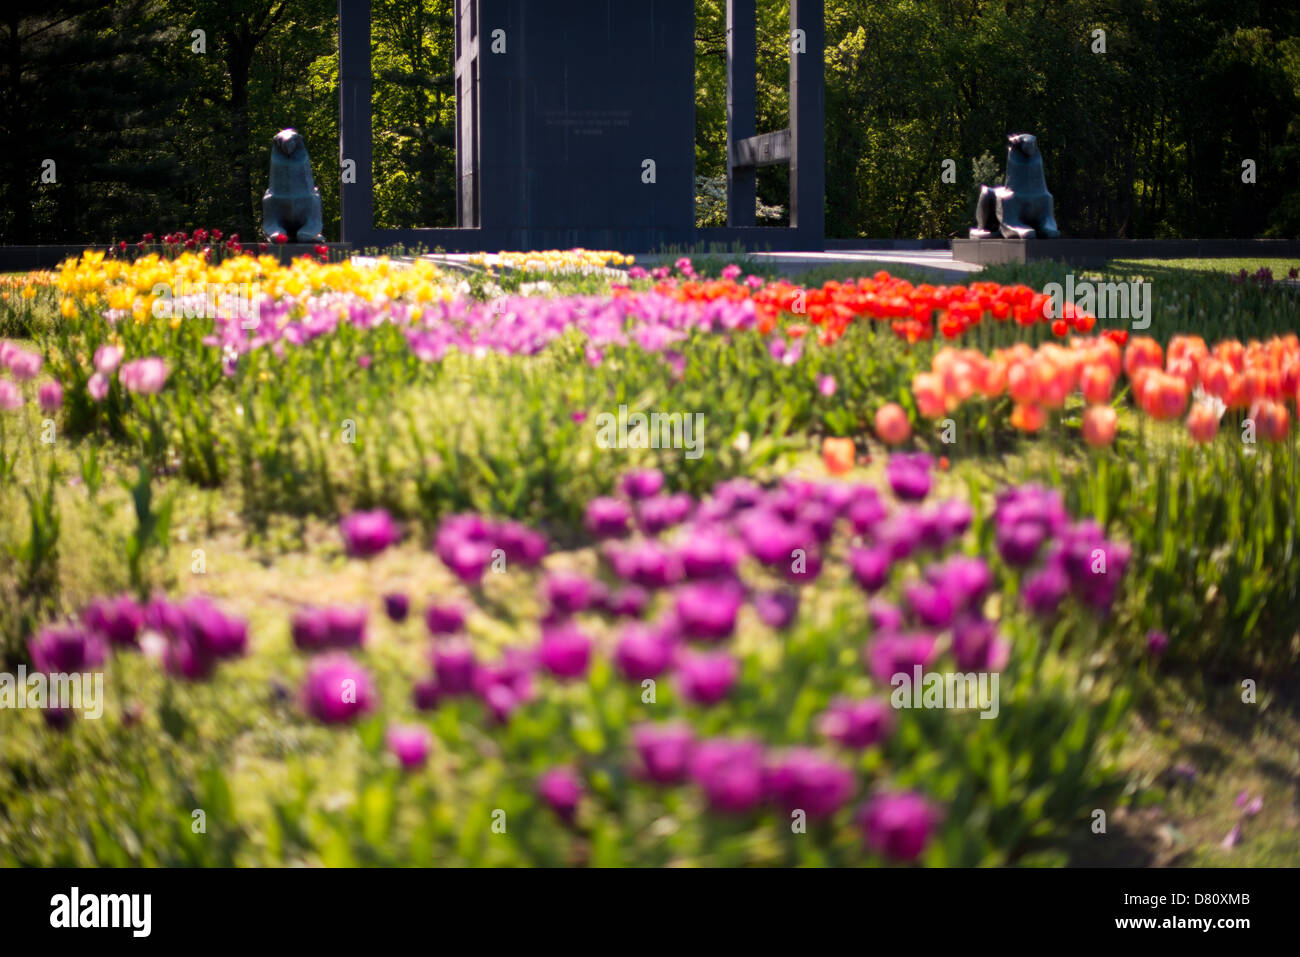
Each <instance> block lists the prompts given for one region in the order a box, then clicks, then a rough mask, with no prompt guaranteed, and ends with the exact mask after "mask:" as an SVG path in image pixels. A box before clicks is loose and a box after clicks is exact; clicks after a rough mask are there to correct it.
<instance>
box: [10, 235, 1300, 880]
mask: <svg viewBox="0 0 1300 957" xmlns="http://www.w3.org/2000/svg"><path fill="white" fill-rule="evenodd" d="M186 239H188V238H186ZM199 245H201V244H199ZM172 246H174V247H175V248H170V247H169V249H168V251H167V254H166V255H161V256H160V255H157V254H153V255H145V254H144V252H145V251H144V250H143V249H142V250H141V251H140V252H141V255H140V256H139V257H138V258H136V259H135V260H134V261H130V260H128V259H114V258H107V259H106V258H104V257H103V256H100V255H98V254H90V253H87V254H86V255H84V256H83V257H81V258H79V259H76V260H70V261H68V262H67V263H65V264H64V265H63V266H62V267H61V268H60V269H58V270H55V271H54V272H52V273H47V274H42V275H35V274H34V275H32V276H29V277H25V279H23V280H22V281H18V280H10V281H8V282H7V283H6V284H5V285H4V287H3V291H2V292H0V296H3V299H2V300H0V334H2V335H3V336H5V338H3V339H0V367H3V371H2V372H0V501H2V502H3V506H4V508H3V519H0V540H2V541H3V543H4V545H5V546H6V548H5V550H4V552H3V554H0V589H2V590H3V592H4V595H5V601H4V603H3V609H0V640H3V651H4V656H5V668H4V669H3V670H5V671H10V672H12V671H14V670H15V669H16V668H17V667H18V666H19V665H22V666H23V667H24V668H27V669H28V670H31V671H38V672H41V673H47V674H54V673H66V672H102V673H104V674H105V676H106V678H105V680H106V689H107V691H106V693H107V700H106V707H105V710H104V715H103V717H102V718H99V719H91V718H87V717H84V716H81V715H78V714H77V713H76V711H75V710H60V709H56V708H45V709H42V710H0V726H2V727H3V734H0V861H3V862H5V863H23V864H102V865H139V864H145V865H154V864H188V865H230V864H236V865H254V864H289V863H306V864H327V865H334V864H338V865H349V864H359V865H410V864H414V865H538V864H541V865H572V864H593V865H639V866H672V865H710V866H725V865H742V864H799V865H894V864H905V863H920V864H925V865H930V866H944V865H1000V864H1010V863H1019V864H1027V863H1037V864H1066V863H1071V862H1075V861H1087V860H1091V859H1094V858H1095V856H1096V855H1095V853H1094V852H1093V850H1092V848H1094V847H1095V844H1096V842H1098V841H1099V840H1101V839H1102V838H1100V837H1099V836H1098V833H1097V832H1096V830H1095V821H1096V816H1095V815H1096V811H1097V810H1098V809H1100V810H1103V811H1105V812H1106V813H1107V814H1112V815H1114V816H1115V817H1116V818H1117V819H1122V818H1124V816H1125V814H1126V812H1129V813H1132V814H1136V809H1138V808H1141V807H1145V806H1149V805H1158V804H1160V803H1161V802H1162V801H1165V800H1168V801H1170V802H1173V803H1175V804H1176V803H1177V802H1178V796H1177V795H1173V796H1171V795H1170V794H1167V793H1165V792H1164V791H1163V790H1162V789H1159V788H1155V787H1153V786H1152V781H1151V770H1150V769H1151V767H1152V765H1151V758H1150V755H1149V754H1147V753H1146V752H1149V750H1150V749H1151V747H1153V746H1154V737H1153V736H1152V734H1151V733H1150V732H1149V731H1148V730H1147V729H1148V728H1149V726H1150V723H1151V716H1152V714H1153V713H1155V714H1159V713H1161V709H1167V708H1170V707H1171V705H1170V694H1171V689H1174V688H1176V689H1178V691H1177V693H1176V697H1177V699H1178V700H1177V702H1176V703H1175V704H1174V705H1173V706H1172V707H1173V708H1174V710H1175V711H1176V710H1178V709H1183V710H1186V709H1187V708H1188V707H1189V704H1188V702H1191V705H1190V706H1195V705H1197V703H1198V702H1199V703H1200V704H1202V705H1204V703H1205V702H1208V701H1210V700H1211V699H1213V700H1214V701H1216V702H1220V701H1221V700H1222V699H1223V695H1224V693H1228V694H1227V699H1228V700H1229V701H1230V702H1231V701H1233V700H1234V696H1235V695H1236V694H1237V693H1238V690H1239V689H1238V688H1237V686H1238V685H1239V683H1240V682H1241V681H1242V679H1249V680H1250V681H1251V683H1252V685H1254V686H1258V688H1259V694H1260V696H1261V697H1262V698H1264V699H1265V700H1267V701H1269V702H1273V701H1275V700H1276V696H1277V695H1278V694H1284V692H1282V691H1279V690H1278V689H1284V688H1285V681H1286V678H1287V676H1288V675H1290V674H1293V672H1294V667H1295V665H1296V662H1297V658H1298V657H1300V653H1298V651H1297V636H1298V635H1300V596H1298V595H1297V589H1300V562H1298V561H1297V560H1296V558H1295V549H1296V545H1297V541H1296V539H1297V525H1296V518H1295V502H1296V492H1297V485H1298V484H1300V481H1298V476H1297V466H1296V451H1297V450H1296V442H1297V439H1296V430H1295V427H1294V424H1293V420H1294V419H1295V409H1296V401H1297V397H1298V396H1297V391H1298V388H1300V343H1298V341H1297V339H1296V337H1295V334H1294V333H1292V332H1288V331H1287V330H1288V329H1294V328H1296V324H1295V322H1294V320H1295V319H1296V305H1295V301H1294V297H1293V294H1292V293H1291V292H1290V291H1289V290H1287V289H1285V288H1282V287H1278V288H1263V287H1261V286H1259V285H1258V284H1255V285H1251V284H1237V283H1230V282H1228V281H1227V280H1223V281H1221V283H1220V286H1219V287H1213V286H1210V285H1207V284H1206V283H1207V282H1208V281H1207V280H1195V281H1189V282H1188V284H1187V286H1186V287H1185V288H1181V287H1180V288H1174V289H1171V290H1169V291H1168V292H1167V294H1165V295H1164V296H1162V295H1161V293H1160V292H1159V291H1158V292H1157V294H1156V306H1157V315H1156V317H1155V318H1156V321H1155V322H1154V323H1153V325H1152V328H1151V329H1148V330H1145V331H1144V334H1142V335H1138V334H1136V333H1133V332H1130V330H1128V329H1125V328H1120V327H1118V326H1117V325H1116V324H1115V323H1107V322H1105V321H1101V320H1098V319H1097V318H1096V317H1095V316H1092V315H1090V314H1088V313H1086V312H1084V311H1082V310H1077V309H1073V308H1072V307H1070V308H1066V309H1065V310H1064V311H1063V314H1062V315H1060V316H1057V315H1054V314H1053V313H1052V311H1051V308H1050V303H1049V301H1048V298H1047V297H1046V296H1045V295H1044V294H1043V293H1042V292H1041V291H1040V290H1041V288H1042V286H1043V285H1044V284H1045V282H1046V281H1047V276H1046V274H1045V273H1042V272H1041V271H1037V272H1036V271H1035V269H1029V270H1025V271H1024V273H1023V275H1022V276H1020V277H1019V278H1020V279H1021V280H1023V281H1015V280H1016V277H1008V281H1006V282H995V281H992V280H989V281H983V280H981V281H977V282H972V283H971V284H970V285H968V286H961V287H944V286H937V285H932V284H926V283H924V282H912V281H908V280H906V279H903V278H900V277H896V276H891V275H888V274H884V273H877V274H875V275H873V276H864V277H856V278H847V279H846V278H842V277H841V278H839V279H835V280H831V281H828V282H825V283H820V284H819V283H816V282H814V281H809V280H805V281H804V282H802V283H796V282H791V281H789V280H786V279H774V278H770V277H766V276H764V275H761V274H750V273H747V271H746V270H744V269H742V268H741V266H740V265H738V264H733V263H717V264H713V265H706V264H704V263H703V262H694V263H693V262H692V261H690V260H688V259H683V260H680V261H679V262H677V263H676V264H674V265H671V266H667V265H665V266H657V267H654V268H649V269H647V268H646V267H644V266H641V265H638V264H636V263H635V262H633V261H632V260H631V258H630V257H623V256H619V255H617V254H614V253H590V252H581V251H578V252H574V253H558V252H551V253H539V254H535V255H530V256H527V257H506V256H503V257H501V258H500V259H498V260H494V261H493V262H491V263H489V262H488V261H486V260H483V261H480V262H477V263H476V264H475V265H476V266H477V268H478V270H479V271H478V272H476V273H475V274H474V275H473V276H471V277H469V278H466V277H465V276H464V275H463V274H459V273H453V272H449V271H444V270H442V269H440V268H439V267H437V266H434V265H432V264H430V263H428V262H422V261H418V262H416V263H414V264H404V263H398V262H390V261H387V260H379V261H376V262H372V263H362V262H345V263H334V264H330V263H324V262H315V261H311V260H309V259H304V260H300V261H298V262H296V263H294V264H293V265H292V266H289V267H281V266H279V265H278V264H277V263H276V262H275V261H274V260H273V259H271V258H266V257H264V258H261V259H259V258H257V257H255V256H252V255H241V254H240V252H241V250H239V249H235V250H229V249H227V250H225V253H226V257H225V258H224V259H221V257H209V256H205V255H204V253H203V252H202V251H201V250H200V249H196V248H195V245H193V244H191V245H190V246H188V247H187V246H186V245H185V244H184V243H179V242H178V243H175V244H172ZM217 259H221V261H219V262H218V261H216V260H217ZM160 285H165V286H166V287H167V288H168V290H169V291H171V293H172V294H171V295H170V297H168V296H163V295H159V287H160ZM244 290H255V291H253V292H252V293H251V294H250V295H251V296H252V297H253V298H252V299H251V300H250V299H249V298H247V297H243V298H241V295H242V291H244ZM250 301H251V302H252V303H254V304H255V305H256V312H255V313H254V312H253V311H252V310H250V308H249V305H250ZM1216 303H1217V304H1219V306H1221V309H1222V312H1223V315H1225V316H1227V317H1228V320H1227V321H1226V322H1225V323H1223V328H1222V329H1221V330H1220V331H1217V332H1216V324H1215V322H1214V320H1213V319H1212V318H1207V317H1206V316H1205V315H1204V313H1205V308H1206V305H1207V304H1210V305H1214V304H1216ZM1252 313H1253V314H1254V316H1252V315H1251V314H1252ZM638 413H642V414H645V415H646V416H649V415H650V414H654V413H657V414H658V415H659V416H661V417H663V418H664V420H665V421H668V419H669V417H671V416H676V417H677V418H676V420H675V421H676V422H677V423H679V430H678V432H677V433H676V434H677V436H678V437H679V438H680V437H681V436H683V435H684V434H686V433H683V432H682V431H681V430H680V423H684V422H686V421H697V422H699V423H700V431H699V433H698V436H697V438H699V442H698V445H697V446H693V445H692V444H691V443H690V441H689V439H688V440H687V442H685V443H683V442H681V441H678V442H677V443H676V447H662V446H663V444H662V443H659V442H651V441H638V440H637V438H636V437H635V436H636V432H635V429H633V430H632V431H631V432H629V431H628V430H627V428H626V423H627V422H628V421H635V420H634V419H630V418H629V417H631V416H635V415H637V414H638ZM620 415H621V416H622V417H623V421H624V428H623V431H622V433H619V431H618V430H617V429H610V427H609V425H608V422H609V421H610V420H612V419H617V418H618V417H619V416H620ZM652 421H653V420H652ZM602 430H605V431H602ZM663 434H664V435H665V436H667V435H669V434H670V433H669V432H665V433H663ZM602 435H603V436H605V437H608V436H610V435H617V436H618V441H615V442H613V443H610V442H607V441H605V440H604V439H603V438H602ZM655 437H656V438H658V437H659V436H658V435H657V434H656V436H655ZM611 446H612V447H611ZM683 446H684V447H683ZM916 667H919V668H921V669H923V670H925V671H937V672H940V673H944V674H956V673H971V674H974V673H981V674H984V675H985V676H993V677H995V678H996V680H997V683H996V684H995V685H993V687H994V688H996V689H997V697H996V700H995V701H993V702H975V701H969V700H967V701H964V702H963V703H962V704H961V705H960V706H958V707H913V706H899V705H907V704H908V703H909V701H910V697H904V698H902V699H899V698H898V697H897V694H896V689H895V688H894V687H893V681H892V679H893V678H894V676H895V675H896V674H899V673H902V674H907V675H910V674H912V673H913V669H914V668H916ZM1225 689H1226V692H1225ZM1198 696H1199V697H1198ZM918 703H921V702H920V701H919V699H918V700H917V701H915V702H912V704H918ZM1216 706H1221V705H1216ZM1241 707H1242V708H1245V707H1246V706H1245V705H1242V706H1241ZM1288 728H1290V729H1293V728H1294V725H1285V723H1284V725H1283V730H1282V731H1281V732H1271V733H1274V734H1275V735H1276V734H1279V733H1280V734H1282V735H1285V734H1287V733H1289V732H1288V730H1287V729H1288ZM1171 761H1172V758H1171ZM1292 770H1294V769H1292ZM1224 786H1225V787H1226V786H1227V785H1226V784H1225V785H1224ZM1273 798H1274V795H1270V796H1269V798H1268V799H1267V800H1264V799H1261V798H1258V797H1249V796H1248V799H1247V800H1246V801H1244V802H1239V805H1240V807H1239V808H1238V809H1237V810H1235V811H1228V810H1224V811H1223V812H1222V813H1227V814H1232V815H1234V817H1233V820H1234V821H1235V823H1236V827H1235V829H1234V833H1235V835H1236V839H1235V841H1233V842H1232V843H1230V844H1225V847H1232V846H1235V845H1236V844H1237V843H1240V841H1241V840H1242V834H1243V826H1244V828H1245V833H1246V834H1247V835H1249V834H1250V833H1251V832H1252V830H1255V829H1258V828H1259V826H1260V825H1259V823H1258V822H1255V823H1250V824H1247V823H1246V820H1247V818H1255V817H1257V816H1258V815H1259V814H1260V812H1261V810H1263V809H1265V808H1267V809H1268V812H1269V813H1266V814H1265V818H1266V819H1268V820H1269V821H1271V822H1272V825H1271V826H1273V827H1275V828H1278V829H1280V830H1284V829H1285V828H1286V827H1287V825H1288V821H1287V819H1286V818H1285V817H1284V816H1282V817H1277V818H1273V817H1271V816H1270V814H1272V813H1277V814H1279V815H1284V814H1285V812H1284V811H1282V810H1278V811H1276V812H1274V810H1273V808H1274V806H1275V804H1276V803H1281V802H1275V801H1274V800H1273ZM1243 807H1244V808H1246V809H1247V810H1244V811H1243V810H1241V809H1240V808H1243ZM200 812H201V813H200ZM199 822H201V826H200V824H199ZM1220 836H1221V835H1220ZM1210 843H1211V844H1212V845H1217V844H1218V843H1219V842H1218V840H1217V838H1216V839H1215V840H1214V841H1213V842H1210ZM1272 846H1273V845H1270V847H1272ZM1281 846H1283V847H1286V846H1288V845H1285V844H1283V845H1281ZM1290 846H1292V847H1293V845H1290ZM1282 853H1286V852H1285V851H1283V852H1282ZM1090 855H1092V856H1090Z"/></svg>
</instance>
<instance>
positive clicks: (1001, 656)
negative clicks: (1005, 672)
mask: <svg viewBox="0 0 1300 957" xmlns="http://www.w3.org/2000/svg"><path fill="white" fill-rule="evenodd" d="M952 653H953V656H954V657H955V658H956V659H957V667H958V668H959V669H960V670H961V671H965V672H970V671H1001V670H1002V669H1003V668H1005V667H1006V664H1007V659H1008V658H1009V657H1010V654H1011V647H1010V645H1008V644H1007V643H1006V641H1004V640H1003V639H1002V638H1001V637H999V636H998V631H997V624H996V623H995V622H992V621H988V620H986V619H983V618H961V619H959V620H958V621H957V623H956V624H955V625H953V628H952Z"/></svg>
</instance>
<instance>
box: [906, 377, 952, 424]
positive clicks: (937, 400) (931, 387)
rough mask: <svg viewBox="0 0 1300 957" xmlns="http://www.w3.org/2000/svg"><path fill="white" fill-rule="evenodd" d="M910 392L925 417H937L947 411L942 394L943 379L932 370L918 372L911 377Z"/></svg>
mask: <svg viewBox="0 0 1300 957" xmlns="http://www.w3.org/2000/svg"><path fill="white" fill-rule="evenodd" d="M912 394H913V395H914V396H916V405H917V408H918V409H920V411H921V414H922V415H923V416H925V417H926V418H927V419H937V418H939V416H941V415H943V414H944V413H945V412H947V411H948V406H947V400H946V399H945V398H944V394H943V380H942V379H940V378H939V376H937V375H935V374H934V373H933V372H918V373H917V374H916V377H915V378H914V379H912Z"/></svg>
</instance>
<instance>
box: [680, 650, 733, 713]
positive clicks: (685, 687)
mask: <svg viewBox="0 0 1300 957" xmlns="http://www.w3.org/2000/svg"><path fill="white" fill-rule="evenodd" d="M739 675H740V665H739V664H737V663H736V659H735V658H732V657H731V656H730V655H728V654H727V653H726V652H716V653H713V654H699V653H696V652H689V651H688V652H683V653H681V654H680V655H679V656H678V660H677V676H678V680H679V682H680V687H681V693H682V697H683V698H685V699H686V700H687V701H689V702H692V703H693V704H698V705H704V706H706V707H707V706H709V705H714V704H717V703H718V702H719V701H721V700H722V699H723V698H725V697H726V696H727V695H728V694H729V693H730V692H731V689H732V686H734V685H735V683H736V679H737V678H738V677H739Z"/></svg>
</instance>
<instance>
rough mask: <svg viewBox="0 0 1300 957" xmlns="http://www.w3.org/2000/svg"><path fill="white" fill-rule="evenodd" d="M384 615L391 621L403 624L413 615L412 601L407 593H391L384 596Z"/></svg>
mask: <svg viewBox="0 0 1300 957" xmlns="http://www.w3.org/2000/svg"><path fill="white" fill-rule="evenodd" d="M384 613H385V614H386V615H388V618H389V620H390V621H392V622H394V623H396V624H399V625H400V624H401V623H402V622H404V621H406V618H407V616H408V615H410V613H411V599H410V596H408V595H407V594H406V593H405V592H389V593H388V594H387V595H385V596H384Z"/></svg>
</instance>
